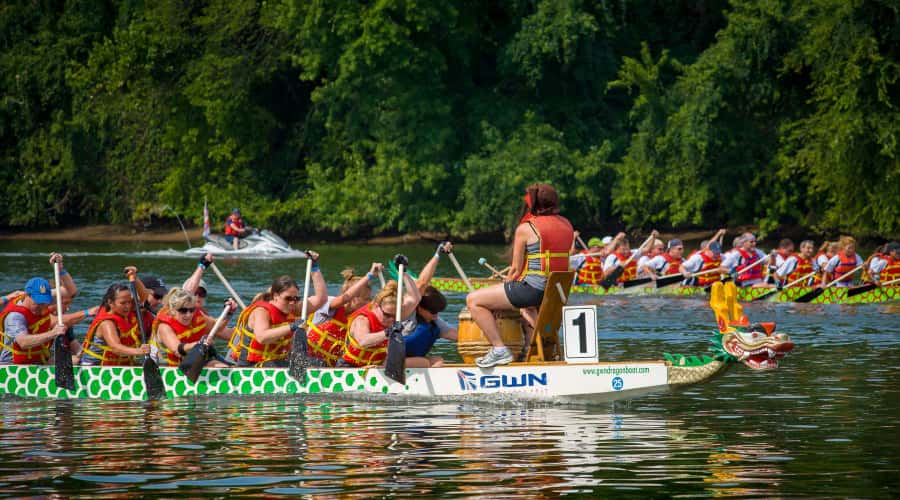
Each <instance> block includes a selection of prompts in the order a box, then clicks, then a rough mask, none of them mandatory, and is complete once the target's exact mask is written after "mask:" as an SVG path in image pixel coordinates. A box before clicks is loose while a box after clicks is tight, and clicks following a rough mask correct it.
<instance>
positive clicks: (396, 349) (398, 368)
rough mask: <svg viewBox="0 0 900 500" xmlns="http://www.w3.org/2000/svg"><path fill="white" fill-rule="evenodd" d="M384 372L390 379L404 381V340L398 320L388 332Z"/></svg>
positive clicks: (403, 382)
mask: <svg viewBox="0 0 900 500" xmlns="http://www.w3.org/2000/svg"><path fill="white" fill-rule="evenodd" d="M384 374H385V375H387V377H388V378H389V379H391V380H394V381H397V382H400V383H401V384H405V383H406V342H404V341H403V326H402V325H401V324H400V322H399V321H395V322H394V324H393V325H391V331H390V333H388V345H387V359H386V360H385V361H384Z"/></svg>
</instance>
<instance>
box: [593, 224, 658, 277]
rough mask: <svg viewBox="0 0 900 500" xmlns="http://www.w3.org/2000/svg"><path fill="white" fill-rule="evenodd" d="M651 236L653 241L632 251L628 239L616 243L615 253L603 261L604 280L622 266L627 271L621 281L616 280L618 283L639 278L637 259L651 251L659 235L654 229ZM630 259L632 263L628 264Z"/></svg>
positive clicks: (622, 275)
mask: <svg viewBox="0 0 900 500" xmlns="http://www.w3.org/2000/svg"><path fill="white" fill-rule="evenodd" d="M650 235H651V236H653V239H651V240H650V241H648V242H647V243H646V244H645V245H644V246H642V247H641V248H638V249H636V250H632V249H631V246H630V245H629V244H628V238H622V239H621V240H619V241H618V242H617V243H616V247H615V251H614V252H613V253H611V254H609V255H608V256H607V257H606V260H604V261H603V279H606V278H607V277H608V276H609V275H610V274H612V273H613V271H615V270H616V268H618V267H621V266H625V270H624V272H623V273H622V274H621V275H619V279H618V280H616V283H618V284H622V283H624V282H626V281H630V280H633V279H635V278H637V274H638V264H637V259H638V258H640V256H641V255H643V254H645V253H647V252H648V251H649V250H650V248H651V245H652V244H653V241H654V239H656V237H657V236H658V235H659V233H658V232H657V231H656V230H655V229H654V230H653V232H651V233H650ZM632 256H633V258H632ZM629 259H630V260H631V261H630V262H628V261H629ZM626 262H628V264H627V265H626V264H625V263H626ZM601 281H602V280H601Z"/></svg>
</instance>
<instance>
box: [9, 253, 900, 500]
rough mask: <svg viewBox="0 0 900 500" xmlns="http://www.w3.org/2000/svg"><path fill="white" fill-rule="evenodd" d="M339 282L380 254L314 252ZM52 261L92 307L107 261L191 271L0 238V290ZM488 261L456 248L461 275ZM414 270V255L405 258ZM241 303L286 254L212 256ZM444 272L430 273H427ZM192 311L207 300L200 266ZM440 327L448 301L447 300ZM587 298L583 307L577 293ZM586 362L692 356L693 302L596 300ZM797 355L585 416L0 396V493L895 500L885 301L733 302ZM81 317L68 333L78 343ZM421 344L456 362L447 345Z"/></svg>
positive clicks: (898, 343) (501, 406)
mask: <svg viewBox="0 0 900 500" xmlns="http://www.w3.org/2000/svg"><path fill="white" fill-rule="evenodd" d="M317 249H318V250H319V251H320V252H321V253H322V262H321V263H322V267H323V270H324V272H325V276H326V279H327V280H328V282H329V284H330V286H331V288H332V289H333V291H334V290H337V288H338V283H339V280H340V277H339V273H340V270H341V269H342V268H343V267H344V266H346V265H355V266H356V269H357V271H358V272H364V271H365V270H366V269H365V268H367V267H368V263H369V262H371V261H372V260H386V259H388V258H390V256H392V255H393V254H394V253H396V252H397V251H400V250H401V248H399V247H397V248H394V247H371V246H350V245H321V246H319V247H318V248H317ZM50 250H58V251H62V252H63V253H64V254H65V255H66V266H67V268H68V269H69V270H70V272H71V273H72V275H73V276H74V278H75V279H76V282H77V284H78V286H79V287H80V290H81V293H80V294H79V297H78V298H77V299H76V301H75V303H74V306H73V307H74V308H79V309H80V308H84V307H88V306H90V305H93V304H95V303H97V302H98V301H99V299H100V297H101V295H102V294H103V291H104V290H105V289H106V287H107V286H108V285H109V284H110V283H112V282H113V281H115V280H118V279H120V276H121V268H122V267H123V266H124V265H126V264H134V265H137V266H138V267H139V268H140V269H141V274H148V273H151V272H152V273H155V274H158V275H160V276H162V277H163V278H164V279H165V280H166V281H167V283H169V284H170V285H171V284H175V283H180V282H181V281H182V280H184V279H185V278H186V277H187V276H188V275H189V274H190V273H191V272H192V270H193V269H194V265H195V263H196V259H194V258H189V257H184V256H183V255H182V254H181V249H180V248H177V249H170V248H169V246H168V245H159V244H144V245H139V244H120V243H115V244H113V243H110V244H95V243H91V244H86V243H85V244H77V243H65V244H59V245H54V244H51V243H44V242H11V241H0V291H2V292H7V291H9V290H13V289H21V288H22V287H23V286H24V283H25V281H26V280H27V279H28V278H29V277H31V276H33V275H42V276H44V277H48V278H49V277H50V276H52V268H51V267H50V266H49V264H48V263H47V253H48V252H49V251H50ZM501 250H502V249H500V248H499V247H490V246H480V247H479V246H467V245H460V246H458V248H457V252H456V253H457V256H458V257H459V259H460V261H461V263H462V264H463V266H464V268H465V269H466V271H467V272H469V273H470V274H472V275H478V276H481V275H484V274H485V273H484V272H483V271H482V270H481V269H480V267H479V265H478V263H477V259H478V257H486V258H487V259H488V260H489V261H491V262H499V257H498V254H499V252H500V251H501ZM402 251H403V252H405V253H406V254H407V255H409V256H410V260H411V266H412V268H413V269H414V270H417V269H419V268H421V266H422V265H423V264H424V262H425V261H426V259H427V258H428V257H429V256H430V255H431V252H432V251H433V250H432V247H431V246H425V245H409V246H404V247H403V248H402ZM218 264H219V268H220V269H221V271H222V272H223V274H225V275H226V276H227V277H228V278H229V280H230V281H231V282H232V284H233V285H234V287H235V288H236V289H237V291H238V292H239V293H240V294H241V295H242V296H243V298H244V300H245V301H247V300H249V299H250V298H251V297H252V296H253V294H255V293H256V292H258V291H261V290H263V289H264V288H266V287H267V286H268V283H269V282H270V281H271V279H272V278H273V277H275V276H277V275H280V274H291V275H293V276H294V277H295V278H297V279H298V280H302V273H303V270H304V268H305V261H304V260H302V259H299V258H282V259H241V260H225V259H221V260H219V261H218ZM452 272H453V268H452V266H451V265H450V264H449V262H441V265H440V267H439V270H438V275H440V276H447V275H450V274H451V273H452ZM206 281H207V282H208V283H209V286H210V304H216V303H219V302H220V301H221V300H222V299H224V298H225V293H226V292H225V289H224V288H223V287H222V286H221V285H220V284H219V283H218V282H217V281H216V279H215V276H214V275H212V274H210V275H209V276H207V278H206ZM448 298H449V301H450V307H449V308H448V311H447V312H445V313H444V316H445V317H447V318H449V319H451V320H452V319H453V318H455V316H456V314H457V313H458V311H459V309H460V307H461V306H462V304H463V301H464V297H463V296H462V295H455V294H451V295H449V296H448ZM580 300H581V301H587V300H586V299H580ZM591 302H592V303H596V304H597V305H598V340H599V344H600V352H601V359H609V360H628V359H659V358H661V353H662V352H664V351H665V352H676V353H684V354H702V353H704V352H705V350H706V342H707V338H708V337H709V336H710V335H709V334H710V332H711V331H712V327H713V320H712V314H711V312H710V311H709V309H708V308H707V307H706V306H705V304H704V303H703V302H702V301H699V300H697V299H684V298H672V297H663V298H653V297H628V298H621V297H607V298H601V299H599V300H598V299H594V300H592V301H591ZM745 311H746V312H747V314H748V316H750V318H751V319H752V320H757V321H766V320H769V321H776V322H777V323H778V330H779V331H782V332H786V333H789V334H790V335H791V336H792V338H793V339H794V341H795V342H796V343H797V348H796V350H795V351H794V353H793V354H792V355H791V356H789V357H788V358H787V359H785V360H784V361H783V362H782V364H781V367H780V368H779V369H778V370H775V371H769V372H751V371H750V370H749V369H747V368H746V367H744V366H743V365H736V366H734V367H732V368H731V369H730V370H729V371H728V372H726V373H725V374H724V375H722V376H720V377H717V378H715V379H713V380H712V381H710V382H707V383H704V384H700V385H696V386H692V387H689V388H686V389H681V390H677V391H672V392H664V393H660V394H655V395H649V396H644V397H642V398H639V399H635V400H632V401H620V402H616V403H608V404H603V405H597V406H561V405H552V404H542V405H535V404H517V403H514V402H510V401H504V402H498V403H495V404H489V403H485V402H465V401H463V402H453V403H449V402H446V401H442V402H434V403H428V402H422V401H417V402H409V401H400V402H391V401H387V400H384V399H381V400H339V399H333V398H330V397H325V396H318V397H304V396H291V397H253V398H248V397H240V398H239V397H207V398H196V399H182V400H175V401H162V402H148V403H122V402H106V401H86V400H76V401H45V400H24V399H17V398H12V397H2V398H0V496H7V495H8V496H15V497H22V496H46V495H61V496H90V497H97V496H115V497H138V496H145V495H154V496H167V497H173V496H176V495H177V496H185V495H187V496H200V495H209V496H232V495H260V496H275V495H297V494H301V495H304V494H305V495H312V494H321V495H326V496H342V497H344V496H358V497H370V496H385V495H397V496H429V497H431V496H438V495H455V496H476V495H478V496H491V497H513V496H521V497H535V496H538V497H540V496H558V495H562V494H582V495H591V496H594V497H620V496H635V497H651V496H652V497H658V496H680V497H689V496H704V497H707V496H740V497H748V496H750V497H753V496H756V497H773V496H775V497H819V498H820V497H866V498H888V497H892V496H894V497H896V495H897V494H898V493H897V492H898V491H900V439H898V430H900V429H898V427H900V384H898V376H900V333H898V317H900V316H898V313H900V305H898V304H886V305H872V306H853V307H850V306H821V305H808V304H749V305H745ZM85 330H86V325H82V326H81V327H80V329H79V330H78V333H79V334H80V335H83V334H84V332H85ZM437 349H438V351H440V353H441V354H443V355H444V356H445V357H448V358H450V359H458V358H457V357H456V353H455V347H454V346H453V345H451V344H447V343H439V344H438V346H437Z"/></svg>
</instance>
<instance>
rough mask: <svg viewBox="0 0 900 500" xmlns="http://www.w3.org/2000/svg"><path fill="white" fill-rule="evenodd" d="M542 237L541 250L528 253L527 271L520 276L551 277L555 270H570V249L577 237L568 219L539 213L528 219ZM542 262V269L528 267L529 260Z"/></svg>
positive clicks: (522, 277) (520, 277)
mask: <svg viewBox="0 0 900 500" xmlns="http://www.w3.org/2000/svg"><path fill="white" fill-rule="evenodd" d="M528 223H529V224H531V226H532V227H533V228H534V230H535V232H536V233H537V235H538V238H540V245H541V246H540V252H539V253H532V254H528V255H527V256H526V257H525V259H526V266H525V271H524V272H523V273H522V274H521V275H520V276H519V279H524V278H525V276H527V275H529V274H538V275H540V276H544V277H549V276H550V273H551V272H553V271H568V270H569V249H571V248H572V240H573V239H574V238H575V230H574V229H572V224H571V223H570V222H569V220H568V219H566V218H565V217H563V216H561V215H538V216H535V217H532V218H531V220H529V221H528ZM535 261H536V262H540V269H528V268H529V267H530V266H529V265H528V263H529V262H535Z"/></svg>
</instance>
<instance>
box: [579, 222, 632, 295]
mask: <svg viewBox="0 0 900 500" xmlns="http://www.w3.org/2000/svg"><path fill="white" fill-rule="evenodd" d="M623 238H625V233H619V234H617V235H616V237H615V238H613V237H612V236H604V237H603V238H602V239H601V238H597V237H594V238H591V239H589V240H588V248H586V249H584V250H582V251H581V252H578V253H575V254H574V255H572V256H571V257H569V267H570V268H572V269H575V270H576V274H575V284H576V285H599V284H600V282H601V281H603V260H604V259H606V257H607V256H608V255H609V254H611V253H612V252H613V250H615V248H616V245H617V244H618V242H619V241H621V240H622V239H623Z"/></svg>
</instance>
